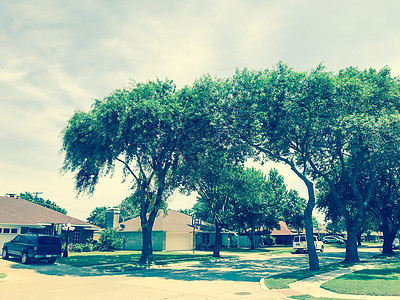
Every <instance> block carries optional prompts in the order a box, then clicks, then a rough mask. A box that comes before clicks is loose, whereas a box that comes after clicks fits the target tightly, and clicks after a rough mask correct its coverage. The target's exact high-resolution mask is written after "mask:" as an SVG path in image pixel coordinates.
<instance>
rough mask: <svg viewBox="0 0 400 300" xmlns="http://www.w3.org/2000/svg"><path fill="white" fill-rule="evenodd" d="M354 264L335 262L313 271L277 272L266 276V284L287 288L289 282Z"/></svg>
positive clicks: (273, 287) (272, 286) (270, 286)
mask: <svg viewBox="0 0 400 300" xmlns="http://www.w3.org/2000/svg"><path fill="white" fill-rule="evenodd" d="M352 265H353V264H347V263H333V264H329V265H324V266H321V267H320V270H318V271H311V270H308V269H306V270H296V271H293V272H288V273H281V274H276V275H272V276H269V277H267V278H265V285H266V286H267V287H268V288H269V289H287V288H289V284H291V283H293V282H296V281H299V280H302V279H305V278H308V277H311V276H315V275H318V274H321V273H326V272H331V271H334V270H337V269H341V268H348V267H350V266H352Z"/></svg>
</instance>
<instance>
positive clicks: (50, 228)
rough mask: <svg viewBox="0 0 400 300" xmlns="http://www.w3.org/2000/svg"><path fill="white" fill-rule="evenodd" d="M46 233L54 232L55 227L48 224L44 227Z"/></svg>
mask: <svg viewBox="0 0 400 300" xmlns="http://www.w3.org/2000/svg"><path fill="white" fill-rule="evenodd" d="M44 234H53V227H51V226H46V228H45V229H44Z"/></svg>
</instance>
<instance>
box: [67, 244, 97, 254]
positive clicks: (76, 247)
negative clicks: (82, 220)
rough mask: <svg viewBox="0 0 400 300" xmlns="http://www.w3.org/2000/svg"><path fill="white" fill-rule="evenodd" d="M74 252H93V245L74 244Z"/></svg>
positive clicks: (72, 249)
mask: <svg viewBox="0 0 400 300" xmlns="http://www.w3.org/2000/svg"><path fill="white" fill-rule="evenodd" d="M71 251H72V252H92V251H93V243H85V244H73V245H72V247H71Z"/></svg>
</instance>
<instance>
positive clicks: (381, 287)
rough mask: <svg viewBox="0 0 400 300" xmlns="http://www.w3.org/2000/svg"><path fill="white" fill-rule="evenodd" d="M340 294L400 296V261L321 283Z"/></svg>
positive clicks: (325, 287) (323, 286)
mask: <svg viewBox="0 0 400 300" xmlns="http://www.w3.org/2000/svg"><path fill="white" fill-rule="evenodd" d="M321 287H322V288H324V289H327V290H329V291H332V292H336V293H339V294H350V295H372V296H400V262H395V263H388V264H382V265H379V266H376V267H375V268H373V269H366V270H359V271H355V272H353V273H350V274H346V275H343V276H340V277H337V278H335V279H332V280H330V281H327V282H325V283H323V284H322V285H321Z"/></svg>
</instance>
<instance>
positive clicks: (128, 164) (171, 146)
mask: <svg viewBox="0 0 400 300" xmlns="http://www.w3.org/2000/svg"><path fill="white" fill-rule="evenodd" d="M179 99H180V97H177V93H176V88H175V85H174V84H173V82H172V81H168V80H166V81H160V80H157V81H149V82H146V83H133V84H132V86H131V87H129V88H127V89H123V90H116V91H115V92H113V93H112V94H111V95H109V96H107V97H105V98H104V99H103V100H96V101H95V103H94V104H93V106H92V108H91V110H90V111H89V112H81V111H77V112H75V114H74V115H73V116H72V117H71V118H70V120H69V121H68V124H67V126H66V128H65V129H64V130H63V132H62V136H63V137H62V139H63V145H62V152H63V153H64V155H65V158H64V166H63V170H64V171H71V172H74V173H75V184H76V189H77V191H78V193H81V192H88V193H89V194H90V193H92V192H93V190H94V188H95V186H96V185H97V184H98V182H99V179H100V177H102V176H106V175H111V174H112V172H113V170H114V169H115V166H116V165H117V164H119V165H120V166H122V167H123V171H124V180H131V182H132V189H133V190H134V193H135V195H136V196H137V198H138V203H139V206H140V219H141V227H142V238H143V247H142V255H141V258H140V262H141V263H151V262H152V261H153V254H152V253H153V251H152V242H151V236H152V228H153V224H154V220H155V218H156V216H157V213H158V211H159V209H160V208H163V207H164V205H165V201H166V199H167V197H168V196H169V195H170V193H171V192H172V190H173V189H174V188H175V187H176V186H177V174H178V169H179V167H180V160H179V159H180V153H181V150H182V145H183V143H184V142H183V141H185V142H187V143H188V142H189V140H190V134H191V132H190V128H194V127H193V126H192V125H191V124H193V122H186V123H185V118H184V109H183V108H182V105H181V103H180V101H179ZM185 125H186V126H185ZM185 127H186V128H185Z"/></svg>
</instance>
